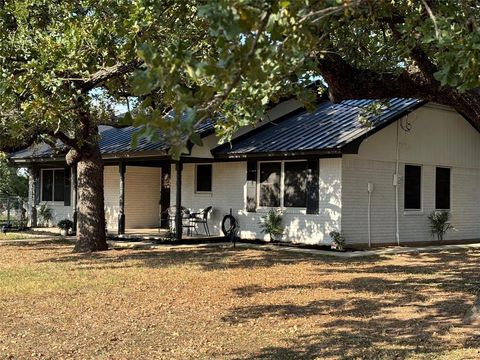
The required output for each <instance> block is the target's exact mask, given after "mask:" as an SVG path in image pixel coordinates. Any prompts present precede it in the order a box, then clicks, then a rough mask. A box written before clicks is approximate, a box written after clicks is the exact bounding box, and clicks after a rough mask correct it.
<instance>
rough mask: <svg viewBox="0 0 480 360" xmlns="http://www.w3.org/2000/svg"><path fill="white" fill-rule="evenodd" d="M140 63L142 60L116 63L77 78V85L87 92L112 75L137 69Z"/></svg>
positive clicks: (112, 76) (116, 75)
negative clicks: (87, 75)
mask: <svg viewBox="0 0 480 360" xmlns="http://www.w3.org/2000/svg"><path fill="white" fill-rule="evenodd" d="M142 64H143V62H142V61H140V60H134V61H131V62H129V63H126V64H123V63H117V64H115V65H113V66H110V67H107V68H104V69H102V70H99V71H97V72H96V73H94V74H93V75H92V76H90V78H88V79H80V80H78V81H79V85H78V86H79V88H81V89H82V90H83V91H84V92H88V91H90V90H92V89H93V88H95V87H96V86H97V85H98V84H101V83H102V82H104V81H107V80H109V79H111V78H114V77H118V76H121V75H125V74H128V73H129V72H132V71H134V70H135V69H138V68H139V67H140V66H141V65H142Z"/></svg>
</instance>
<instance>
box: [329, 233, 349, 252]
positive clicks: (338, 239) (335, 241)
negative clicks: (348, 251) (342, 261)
mask: <svg viewBox="0 0 480 360" xmlns="http://www.w3.org/2000/svg"><path fill="white" fill-rule="evenodd" d="M329 235H330V237H331V238H332V249H335V250H339V251H343V250H345V242H346V241H345V237H344V236H343V235H342V234H341V233H340V232H338V231H331V232H330V234H329Z"/></svg>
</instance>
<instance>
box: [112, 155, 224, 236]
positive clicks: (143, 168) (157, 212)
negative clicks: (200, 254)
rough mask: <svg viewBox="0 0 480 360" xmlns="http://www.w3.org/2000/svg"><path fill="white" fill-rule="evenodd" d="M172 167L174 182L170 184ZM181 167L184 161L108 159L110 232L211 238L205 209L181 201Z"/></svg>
mask: <svg viewBox="0 0 480 360" xmlns="http://www.w3.org/2000/svg"><path fill="white" fill-rule="evenodd" d="M172 169H173V171H174V172H175V176H174V179H173V181H174V182H175V184H172V183H171V182H172V176H171V172H172ZM182 170H183V160H181V161H179V162H173V161H171V160H170V159H168V158H165V159H163V158H160V159H159V158H158V157H157V158H156V159H155V160H153V159H117V160H116V161H106V162H105V170H104V174H105V177H104V189H105V216H106V223H107V233H108V235H109V236H110V237H114V238H117V239H143V240H162V239H165V238H167V237H168V236H170V237H172V233H174V236H175V237H176V240H182V239H201V238H210V237H212V236H211V235H210V231H209V228H208V222H207V217H206V216H205V217H204V216H203V213H202V210H203V209H197V208H195V207H191V206H190V205H192V206H193V205H194V204H183V203H182V196H181V193H182V172H183V171H182ZM177 174H178V176H177ZM172 185H173V186H172ZM206 215H208V212H207V214H206ZM175 229H180V231H176V230H175ZM216 237H217V238H223V237H222V236H216ZM212 238H213V237H212Z"/></svg>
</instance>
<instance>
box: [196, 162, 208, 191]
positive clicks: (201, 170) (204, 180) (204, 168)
mask: <svg viewBox="0 0 480 360" xmlns="http://www.w3.org/2000/svg"><path fill="white" fill-rule="evenodd" d="M196 186H197V189H196V191H205V192H210V191H212V165H211V164H205V165H204V164H202V165H197V185H196Z"/></svg>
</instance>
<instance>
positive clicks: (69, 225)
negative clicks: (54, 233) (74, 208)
mask: <svg viewBox="0 0 480 360" xmlns="http://www.w3.org/2000/svg"><path fill="white" fill-rule="evenodd" d="M57 227H58V228H59V229H60V235H62V236H67V235H68V234H69V232H70V231H71V230H72V229H73V222H72V221H71V220H68V219H63V220H61V221H59V222H58V224H57Z"/></svg>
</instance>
